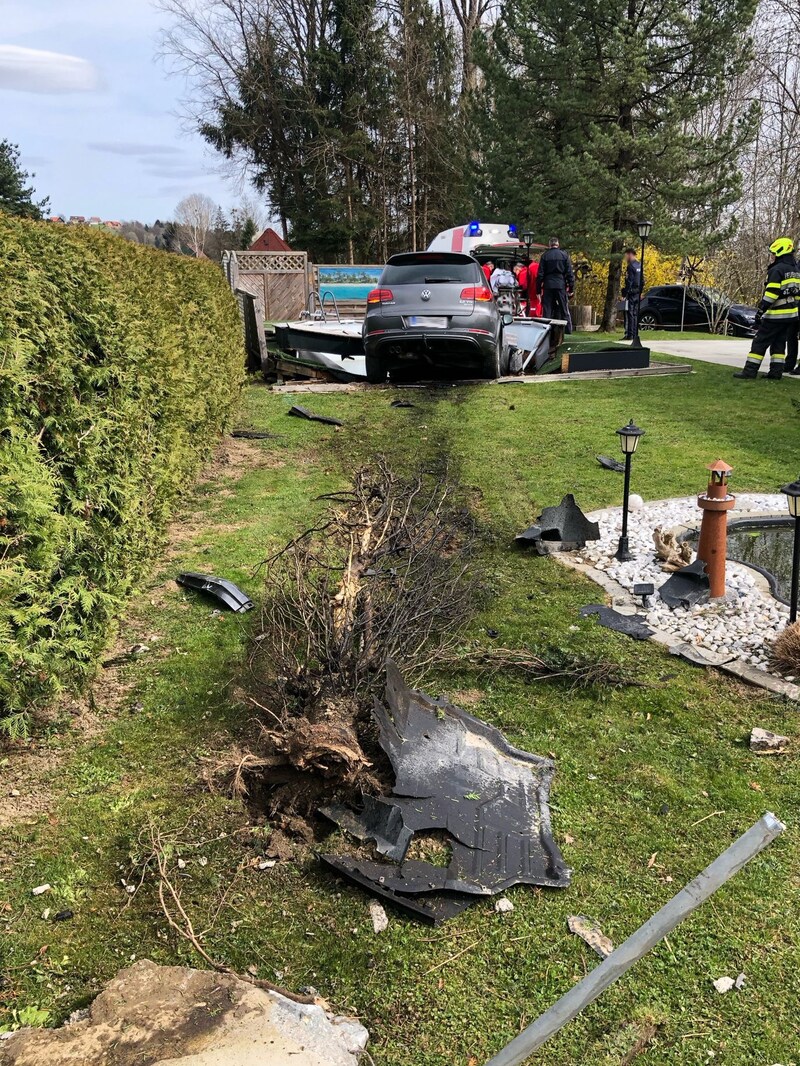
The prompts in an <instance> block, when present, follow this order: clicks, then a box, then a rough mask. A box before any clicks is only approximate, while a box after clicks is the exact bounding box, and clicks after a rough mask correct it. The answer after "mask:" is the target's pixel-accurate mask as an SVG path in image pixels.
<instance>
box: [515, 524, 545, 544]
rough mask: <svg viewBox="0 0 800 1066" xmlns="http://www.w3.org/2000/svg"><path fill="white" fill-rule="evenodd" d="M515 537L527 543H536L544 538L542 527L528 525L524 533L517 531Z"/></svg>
mask: <svg viewBox="0 0 800 1066" xmlns="http://www.w3.org/2000/svg"><path fill="white" fill-rule="evenodd" d="M514 539H515V540H518V541H521V542H523V543H527V544H536V542H537V541H540V540H541V539H542V527H541V526H528V528H527V529H526V530H524V531H523V532H522V533H517V535H516V537H515V538H514Z"/></svg>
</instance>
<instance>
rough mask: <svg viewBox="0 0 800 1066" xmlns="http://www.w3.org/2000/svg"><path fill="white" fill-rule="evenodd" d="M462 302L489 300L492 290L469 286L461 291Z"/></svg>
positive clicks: (482, 286)
mask: <svg viewBox="0 0 800 1066" xmlns="http://www.w3.org/2000/svg"><path fill="white" fill-rule="evenodd" d="M461 299H462V300H491V299H492V290H491V289H489V288H487V287H486V286H485V285H470V286H469V287H468V288H466V289H462V290H461Z"/></svg>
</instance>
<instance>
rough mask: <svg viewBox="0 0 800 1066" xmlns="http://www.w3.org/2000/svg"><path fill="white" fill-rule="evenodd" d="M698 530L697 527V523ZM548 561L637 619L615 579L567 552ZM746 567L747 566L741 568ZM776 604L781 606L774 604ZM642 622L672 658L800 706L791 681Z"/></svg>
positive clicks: (745, 514) (763, 583) (798, 690)
mask: <svg viewBox="0 0 800 1066" xmlns="http://www.w3.org/2000/svg"><path fill="white" fill-rule="evenodd" d="M682 499H683V497H675V498H673V499H667V500H648V501H647V502H648V504H660V503H674V502H676V500H682ZM611 510H618V508H611V507H604V508H601V509H600V510H598V511H592V512H590V513H589V514H587V516H586V517H587V518H589V519H590V520H592V521H597V519H598V517H599V515H600V514H601V513H603V512H606V513H607V512H608V511H611ZM775 517H781V518H783V517H785V516H784V514H783V513H782V512H776V511H771V512H765V511H740V512H737V514H736V520H737V521H738V520H739V519H747V518H761V519H764V518H775ZM698 526H699V523H698ZM672 528H673V532H675V533H679V532H688V531H692V530H694V529H696V528H697V527H695V526H686V525H682V526H674V527H672ZM549 554H550V557H551V558H554V559H556V560H557V561H558V562H560V563H561V564H562V565H563V566H567V567H569V569H570V570H575V571H577V572H578V573H580V574H583V575H584V577H588V578H589V579H590V580H591V581H594V583H595V584H596V585H600V586H601V588H603V589H604V590H605V592H606V593H607V595H608V596H609V597H610V600H611V605H612V606H613V607H614V609H615V610H617V611H619V613H620V614H624V615H628V616H640V614H641V611H640V604H639V603H638V601H637V600H636V599H635V598H634V596H633V595H632V593H630V592H629V591H628V590H627V589H626V588H624V587H623V586H622V585H620V584H619V582H618V581H615V580H614V578H612V577H609V576H608V575H607V574H605V573H604V572H603V571H602V570H598V569H596V568H595V567H594V566H592V565H591V564H590V563H586V562H584V561H583V560H582V559H579V558H577V557H576V556H575V554H573V553H567V552H552V553H549ZM740 565H742V566H746V565H747V564H746V563H742V564H740ZM748 570H749V571H750V573H751V574H753V576H754V577H755V578H756V581H757V584H758V585H759V586H760V590H761V591H762V592H764V593H766V594H767V595H769V596H770V598H772V599H775V597H774V596H773V595H772V588H771V587H770V584H769V582H768V581H767V579H766V578H765V577H764V575H763V574H761V573H759V572H758V571H757V570H754V569H753V568H752V567H748ZM776 602H780V601H778V600H776ZM642 621H643V622H646V624H647V625H648V626H649V627H650V628H651V629H652V630H653V635H652V636H651V637H650V638H649V639H650V640H652V641H654V642H655V643H656V644H661V645H662V646H663V647H665V648H666V649H667V650H668V651H669V653H670V654H671V655H677V656H679V657H680V658H682V659H684V660H685V661H686V662H689V663H692V664H693V665H695V666H703V667H713V668H714V669H716V670H721V671H722V672H723V673H726V674H730V675H731V676H732V677H736V678H738V679H739V680H740V681H745V682H747V684H750V685H755V686H756V687H758V688H762V689H765V690H766V691H767V692H772V693H774V694H775V695H779V696H784V697H785V698H786V699H789V700H793V701H796V702H800V685H796V684H793V683H792V682H791V681H785V680H784V679H783V678H781V677H778V676H776V675H775V674H771V673H769V672H768V671H767V670H760V669H758V667H755V666H751V665H750V663H747V662H744V661H743V660H742V659H740V658H738V657H737V656H735V655H719V654H718V653H716V652H711V651H707V650H705V649H703V648H699V647H697V646H696V645H694V644H689V643H688V642H687V641H685V640H681V639H680V638H678V637H676V636H675V635H674V634H672V633H667V632H665V631H664V630H660V629H655V628H654V627H653V625H652V623H650V622H647V620H646V617H643V616H642Z"/></svg>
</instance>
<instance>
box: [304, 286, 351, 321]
mask: <svg viewBox="0 0 800 1066" xmlns="http://www.w3.org/2000/svg"><path fill="white" fill-rule="evenodd" d="M326 300H327V302H328V308H327V310H326V306H325V303H326ZM331 304H333V308H332V310H331V306H330V305H331ZM328 312H330V314H331V320H332V319H333V316H334V315H335V316H336V321H337V322H341V321H342V316H341V315H340V314H339V305H338V304H337V302H336V295H335V293H332V292H331V290H330V289H323V290H322V292H321V293H320V290H319V289H312V290H311V292H310V293H309V294H308V306H307V307H306V309H305V311H302V312H301V314H300V317H301V318H313V319H314V321H315V322H327V321H328Z"/></svg>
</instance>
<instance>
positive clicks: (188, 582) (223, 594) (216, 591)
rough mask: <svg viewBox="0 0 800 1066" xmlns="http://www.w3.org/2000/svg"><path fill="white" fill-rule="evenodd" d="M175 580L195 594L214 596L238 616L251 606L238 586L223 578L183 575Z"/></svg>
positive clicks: (204, 575)
mask: <svg viewBox="0 0 800 1066" xmlns="http://www.w3.org/2000/svg"><path fill="white" fill-rule="evenodd" d="M175 580H176V581H177V582H178V584H179V585H182V586H183V588H187V589H195V590H196V591H197V592H206V593H208V595H209V596H214V598H215V599H217V600H219V601H220V603H224V604H225V606H226V607H230V609H231V610H232V611H237V612H239V613H240V614H243V613H244V612H245V611H249V610H250V609H251V608H252V606H253V601H252V600H251V599H249V598H248V597H247V596H245V594H244V593H243V592H242V590H241V589H240V588H239V586H238V585H234V583H233V582H232V581H227V580H226V579H225V578H224V577H212V576H211V575H210V574H191V573H183V574H178V576H177V578H176V579H175Z"/></svg>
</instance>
